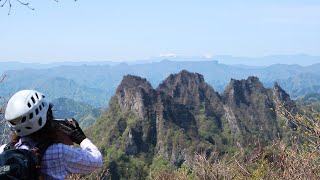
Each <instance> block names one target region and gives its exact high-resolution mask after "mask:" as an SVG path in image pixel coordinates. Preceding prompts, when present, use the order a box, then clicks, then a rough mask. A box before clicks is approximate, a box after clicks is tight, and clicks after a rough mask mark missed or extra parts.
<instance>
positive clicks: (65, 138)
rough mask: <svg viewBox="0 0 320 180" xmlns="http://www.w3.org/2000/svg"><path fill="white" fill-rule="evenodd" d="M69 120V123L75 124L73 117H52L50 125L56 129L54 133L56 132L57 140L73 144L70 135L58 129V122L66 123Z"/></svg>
mask: <svg viewBox="0 0 320 180" xmlns="http://www.w3.org/2000/svg"><path fill="white" fill-rule="evenodd" d="M67 121H69V122H70V123H72V124H73V125H74V126H76V124H75V122H74V119H73V118H71V119H53V121H52V125H53V127H54V128H56V129H57V131H56V133H57V138H58V140H59V141H60V142H61V143H63V144H66V145H73V141H72V140H71V139H70V137H69V136H68V135H67V134H65V133H64V132H63V131H61V130H60V124H64V125H66V124H67V123H68V122H67Z"/></svg>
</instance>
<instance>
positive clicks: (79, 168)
mask: <svg viewBox="0 0 320 180" xmlns="http://www.w3.org/2000/svg"><path fill="white" fill-rule="evenodd" d="M34 146H35V143H34V142H32V141H30V140H29V139H28V138H27V137H22V138H21V139H20V141H19V142H18V143H17V144H16V145H15V147H16V148H18V149H29V147H34ZM80 146H81V149H80V148H74V147H71V146H68V145H64V144H60V143H59V144H53V145H51V146H50V147H49V148H48V149H47V151H46V152H45V154H44V156H43V158H42V161H41V173H42V175H43V177H44V179H65V177H66V176H67V175H68V174H85V173H90V172H93V171H94V170H96V169H97V168H99V167H101V166H102V164H103V162H102V156H101V153H100V151H99V150H98V148H97V147H96V146H95V145H94V144H92V142H91V141H90V140H89V139H87V138H86V139H84V140H83V141H82V142H81V144H80ZM4 147H5V145H2V146H1V147H0V153H2V152H3V149H4Z"/></svg>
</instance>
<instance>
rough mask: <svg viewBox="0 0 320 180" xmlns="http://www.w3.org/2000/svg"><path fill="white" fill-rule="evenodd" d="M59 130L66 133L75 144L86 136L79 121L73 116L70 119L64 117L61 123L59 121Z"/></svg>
mask: <svg viewBox="0 0 320 180" xmlns="http://www.w3.org/2000/svg"><path fill="white" fill-rule="evenodd" d="M60 130H61V131H63V132H64V133H65V134H67V135H68V136H69V137H70V139H71V140H72V141H73V142H75V143H77V144H80V143H81V142H82V141H83V140H84V139H85V138H86V135H85V134H84V133H83V131H82V129H81V128H80V126H79V123H78V122H77V121H76V120H75V119H73V118H72V121H69V120H67V119H66V120H65V121H64V122H63V123H60Z"/></svg>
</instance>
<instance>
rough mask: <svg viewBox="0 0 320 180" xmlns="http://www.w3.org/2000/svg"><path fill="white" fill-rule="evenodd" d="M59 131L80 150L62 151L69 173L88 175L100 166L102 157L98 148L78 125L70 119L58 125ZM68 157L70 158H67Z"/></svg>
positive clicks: (69, 149)
mask: <svg viewBox="0 0 320 180" xmlns="http://www.w3.org/2000/svg"><path fill="white" fill-rule="evenodd" d="M60 130H62V131H63V132H64V133H65V134H66V135H68V136H69V137H70V138H71V140H72V141H73V142H75V143H77V144H80V146H81V148H82V149H76V148H72V147H70V146H66V147H65V148H67V149H66V150H65V151H64V153H65V154H64V156H65V157H66V159H65V164H66V169H67V171H68V172H70V173H82V174H83V173H88V172H92V171H94V170H95V169H97V168H99V167H101V166H102V164H103V162H102V156H101V153H100V151H99V150H98V148H97V147H96V146H95V145H94V144H93V143H92V142H91V141H90V140H89V139H88V138H87V137H86V135H85V134H84V133H83V131H82V129H81V128H80V126H79V123H78V122H77V121H76V120H74V119H72V121H68V120H66V121H65V123H61V124H60ZM68 156H70V157H69V158H68Z"/></svg>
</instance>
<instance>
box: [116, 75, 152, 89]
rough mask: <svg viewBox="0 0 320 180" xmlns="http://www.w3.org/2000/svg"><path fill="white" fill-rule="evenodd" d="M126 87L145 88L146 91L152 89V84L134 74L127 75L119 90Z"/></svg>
mask: <svg viewBox="0 0 320 180" xmlns="http://www.w3.org/2000/svg"><path fill="white" fill-rule="evenodd" d="M125 88H143V89H144V90H145V91H147V92H149V91H151V90H152V89H153V88H152V85H151V84H150V83H149V82H148V81H147V80H146V79H145V78H141V77H139V76H134V75H130V74H128V75H125V76H124V77H123V79H122V81H121V83H120V85H119V86H118V88H117V92H118V91H119V90H121V89H125Z"/></svg>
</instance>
